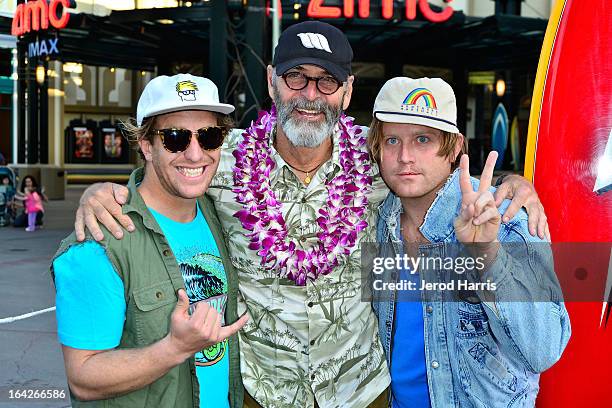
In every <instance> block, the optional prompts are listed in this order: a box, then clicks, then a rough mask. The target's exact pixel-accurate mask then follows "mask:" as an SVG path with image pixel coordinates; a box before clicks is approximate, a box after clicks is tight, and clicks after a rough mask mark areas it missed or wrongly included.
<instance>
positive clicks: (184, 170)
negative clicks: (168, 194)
mask: <svg viewBox="0 0 612 408" xmlns="http://www.w3.org/2000/svg"><path fill="white" fill-rule="evenodd" d="M176 169H177V170H178V172H179V173H181V174H182V175H183V176H185V177H199V176H201V175H202V173H204V167H196V168H191V167H177V168H176Z"/></svg>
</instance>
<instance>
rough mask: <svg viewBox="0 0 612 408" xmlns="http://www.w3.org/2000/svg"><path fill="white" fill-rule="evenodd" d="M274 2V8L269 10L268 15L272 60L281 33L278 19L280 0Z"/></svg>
mask: <svg viewBox="0 0 612 408" xmlns="http://www.w3.org/2000/svg"><path fill="white" fill-rule="evenodd" d="M272 1H273V2H274V7H272V9H271V10H270V11H271V13H270V15H271V16H272V58H274V50H275V49H276V45H277V44H278V38H279V37H280V31H281V22H280V19H279V18H278V16H279V8H280V7H282V6H281V0H272Z"/></svg>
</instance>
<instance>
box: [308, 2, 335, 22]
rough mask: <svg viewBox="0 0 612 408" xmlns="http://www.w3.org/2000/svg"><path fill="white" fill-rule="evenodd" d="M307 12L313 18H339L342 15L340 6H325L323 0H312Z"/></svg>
mask: <svg viewBox="0 0 612 408" xmlns="http://www.w3.org/2000/svg"><path fill="white" fill-rule="evenodd" d="M306 14H307V15H308V17H312V18H338V17H341V16H342V10H340V7H333V6H324V5H323V0H310V3H309V4H308V10H307V11H306Z"/></svg>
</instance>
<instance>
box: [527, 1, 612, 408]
mask: <svg viewBox="0 0 612 408" xmlns="http://www.w3.org/2000/svg"><path fill="white" fill-rule="evenodd" d="M611 21H612V3H610V1H609V0H590V1H581V0H557V2H556V3H555V6H554V10H553V12H552V14H551V17H550V20H549V24H548V28H547V32H546V35H545V39H544V44H543V47H542V52H541V55H540V62H539V66H538V72H537V76H536V83H535V88H534V93H533V99H532V104H531V114H530V121H529V130H528V138H527V152H526V155H525V158H526V161H525V177H527V178H528V179H531V180H532V181H533V182H534V185H535V188H536V190H537V191H538V194H539V196H540V199H541V200H542V203H543V205H544V208H545V209H546V213H547V216H548V223H549V227H550V232H551V235H552V240H553V243H555V242H598V243H604V244H606V243H610V242H612V227H611V226H612V190H611V189H610V188H609V186H607V185H608V184H609V183H610V172H611V171H612V170H611V168H612V166H611V163H612V157H610V156H611V155H612V149H610V150H609V149H608V147H607V146H609V145H610V143H612V142H610V138H611V137H612V47H610V43H611V42H612V24H610V22H611ZM609 257H612V254H608V255H606V259H603V260H602V262H599V263H598V264H597V265H596V266H594V267H593V268H591V269H589V270H588V271H587V270H585V272H588V274H587V275H584V276H586V278H587V279H590V277H591V276H595V275H598V274H602V275H603V276H604V277H606V275H607V284H605V279H604V284H602V285H601V287H600V288H599V287H597V288H595V289H597V291H600V292H601V298H600V299H601V300H599V301H597V299H593V301H590V302H566V307H567V309H568V312H569V315H570V320H571V325H572V337H571V339H570V342H569V344H568V346H567V348H566V350H565V352H564V354H563V356H562V358H561V360H560V361H559V362H558V363H557V364H556V365H555V366H553V367H552V369H550V370H548V371H547V372H545V373H544V374H543V375H542V378H541V381H540V386H541V391H540V395H539V397H538V400H537V406H538V407H540V408H541V407H544V408H549V407H550V408H552V407H555V408H557V407H568V408H569V407H600V406H612V392H611V391H610V377H609V370H610V367H611V366H612V318H610V304H609V303H607V302H605V301H604V302H603V303H602V301H603V300H604V299H607V300H609V297H607V296H606V290H608V291H609V289H606V287H609V286H610V285H609V284H610V282H611V281H610V274H611V269H612V259H611V260H608V259H607V258H609ZM555 268H556V271H557V274H558V276H559V269H562V268H558V265H557V259H555ZM575 272H577V271H575ZM559 278H560V280H561V279H563V276H559ZM575 282H577V281H576V280H575ZM608 295H609V292H608Z"/></svg>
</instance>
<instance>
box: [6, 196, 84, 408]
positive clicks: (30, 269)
mask: <svg viewBox="0 0 612 408" xmlns="http://www.w3.org/2000/svg"><path fill="white" fill-rule="evenodd" d="M82 191H83V187H73V186H70V187H69V188H68V189H67V191H66V199H65V200H62V201H49V202H48V203H46V204H45V218H44V222H45V225H44V228H43V229H41V230H37V231H36V232H26V231H24V229H23V228H13V227H3V228H0V322H2V320H3V319H6V318H10V317H15V316H21V315H24V314H27V313H31V312H36V311H40V310H44V309H48V308H51V307H54V306H55V291H54V289H53V285H52V282H51V278H50V275H49V264H50V261H51V258H52V256H53V254H54V253H55V251H56V250H57V248H58V245H59V242H60V241H61V240H62V239H63V238H64V237H65V236H66V235H68V234H69V233H70V232H71V231H72V228H73V227H72V225H73V223H74V214H75V211H76V207H77V204H78V199H79V197H80V195H81V193H82ZM0 367H1V368H0V408H4V407H7V408H8V407H11V408H12V407H45V408H46V407H53V408H56V407H69V406H70V398H69V395H68V386H67V383H66V374H65V371H64V362H63V357H62V353H61V348H60V345H59V343H58V341H57V326H56V321H55V311H54V310H52V311H50V312H45V313H42V314H39V315H36V316H33V317H28V318H26V319H23V320H19V321H14V322H8V323H0ZM11 390H13V391H12V392H13V393H14V392H16V391H17V390H19V391H21V392H23V391H24V390H32V391H31V392H33V391H35V390H39V392H42V391H45V390H58V391H60V392H61V391H63V392H64V394H65V397H64V398H48V399H46V400H42V399H36V400H33V399H23V398H22V399H10V393H11Z"/></svg>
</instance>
